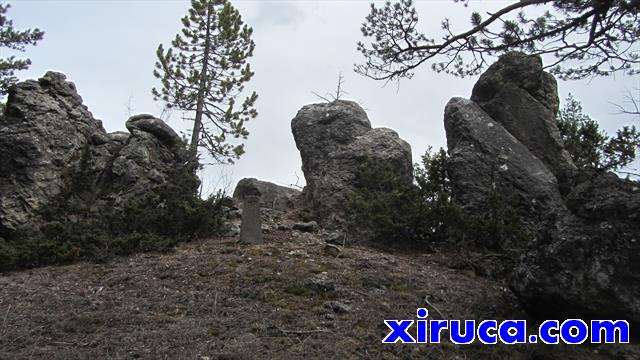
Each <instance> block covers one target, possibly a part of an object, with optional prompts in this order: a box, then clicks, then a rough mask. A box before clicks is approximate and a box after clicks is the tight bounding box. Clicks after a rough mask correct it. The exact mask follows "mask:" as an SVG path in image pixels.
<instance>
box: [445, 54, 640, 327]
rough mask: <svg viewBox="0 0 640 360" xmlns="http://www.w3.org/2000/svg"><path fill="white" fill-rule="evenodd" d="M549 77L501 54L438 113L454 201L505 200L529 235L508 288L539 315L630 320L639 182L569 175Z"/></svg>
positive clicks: (638, 264)
mask: <svg viewBox="0 0 640 360" xmlns="http://www.w3.org/2000/svg"><path fill="white" fill-rule="evenodd" d="M557 108H558V105H557V94H556V84H555V80H554V79H553V77H551V75H549V74H547V73H544V72H543V71H542V63H541V61H540V59H539V58H537V57H530V56H526V55H524V54H519V53H512V54H507V55H505V56H502V57H501V58H500V60H499V61H498V62H497V63H495V64H494V65H492V66H491V67H490V68H489V70H487V72H486V73H485V74H483V75H482V76H481V77H480V80H479V81H478V83H477V84H476V86H475V87H474V90H473V96H472V100H464V99H458V98H456V99H452V100H451V101H450V102H449V104H448V105H447V108H446V110H445V129H446V131H447V145H448V148H449V153H450V161H449V164H448V169H449V175H450V177H451V181H452V186H453V191H454V196H455V199H456V201H457V202H459V203H460V205H462V206H463V207H464V208H465V209H467V210H468V211H470V212H472V213H477V212H478V210H479V209H480V208H481V204H482V201H483V199H484V198H486V195H487V194H488V193H490V192H491V191H494V189H495V190H497V191H499V192H500V193H501V194H503V195H506V196H508V197H510V198H513V199H514V201H513V203H512V205H513V206H514V208H516V209H517V210H518V211H519V213H520V214H521V215H522V217H523V220H525V222H526V225H527V227H528V230H529V231H530V234H531V239H530V242H529V243H528V244H521V246H519V247H520V248H524V250H523V251H522V253H521V254H520V257H519V259H513V260H514V261H515V262H516V264H517V265H516V266H515V269H514V270H513V271H512V279H511V282H512V285H511V286H512V289H513V291H514V293H515V294H516V295H517V296H518V298H519V299H520V301H521V303H522V304H523V305H524V307H525V308H526V309H528V310H529V312H530V313H532V314H534V315H537V316H540V317H542V318H581V319H585V320H586V319H626V320H629V321H630V322H632V323H634V324H640V300H639V299H638V296H637V294H640V239H638V238H639V236H638V234H640V184H639V183H638V182H632V181H627V180H622V179H620V178H618V177H617V176H616V175H615V174H612V173H598V172H595V171H591V170H581V171H577V170H576V169H575V166H574V165H573V163H572V162H571V161H570V160H569V158H568V156H567V154H566V151H565V150H564V148H563V146H562V142H561V141H560V140H559V136H558V130H557V126H556V124H555V114H556V112H557Z"/></svg>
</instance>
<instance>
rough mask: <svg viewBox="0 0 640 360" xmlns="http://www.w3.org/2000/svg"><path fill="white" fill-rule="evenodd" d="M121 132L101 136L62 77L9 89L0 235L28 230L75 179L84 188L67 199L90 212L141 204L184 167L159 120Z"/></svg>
mask: <svg viewBox="0 0 640 360" xmlns="http://www.w3.org/2000/svg"><path fill="white" fill-rule="evenodd" d="M128 127H129V128H130V129H131V130H132V132H133V134H128V133H123V132H116V133H112V134H107V133H106V131H105V130H104V128H103V127H102V122H100V121H99V120H96V119H94V118H93V115H92V114H91V113H90V112H89V110H88V109H87V107H86V106H85V105H84V104H83V103H82V98H81V97H80V96H79V95H78V93H77V92H76V88H75V85H73V83H71V82H68V81H66V77H65V76H64V75H63V74H60V73H54V72H48V73H47V74H45V76H44V77H42V78H41V79H39V80H38V81H34V80H27V81H24V82H21V83H18V84H16V85H15V86H13V87H12V88H11V89H10V90H9V97H8V99H7V105H6V112H5V114H4V115H2V116H0V169H2V171H1V172H0V232H3V231H11V230H15V229H16V228H18V227H20V226H22V225H25V224H27V223H29V224H30V226H36V224H37V220H38V219H37V218H36V217H35V214H36V213H37V210H38V209H40V208H43V207H44V206H46V205H47V204H48V203H49V202H50V201H51V200H52V199H53V198H55V197H56V196H57V195H58V194H60V192H61V191H63V190H65V189H68V188H69V186H70V184H71V182H72V181H73V179H74V178H76V177H77V176H79V174H80V173H81V172H82V174H83V175H82V176H83V177H86V178H85V179H83V181H85V182H86V184H87V186H86V187H87V188H86V189H84V190H83V191H82V193H74V194H73V196H74V197H76V198H77V200H78V201H77V202H78V203H79V204H83V205H84V206H86V207H87V211H89V210H92V211H95V210H97V209H99V208H100V207H101V206H112V205H114V204H116V205H117V204H121V203H124V202H125V201H127V200H129V199H133V198H137V197H140V196H144V195H145V194H146V193H148V192H149V191H151V190H152V189H153V188H154V187H155V186H157V185H158V184H161V183H162V182H163V181H164V180H165V179H166V176H167V175H168V174H169V173H170V172H171V171H172V170H173V169H175V168H176V167H177V166H181V164H182V163H183V162H184V157H183V156H184V154H183V153H182V150H181V149H180V147H179V146H175V145H177V144H178V143H177V141H178V140H179V138H178V136H177V135H176V134H175V132H173V130H171V128H169V127H168V126H167V125H166V124H164V123H163V122H162V121H161V120H159V119H154V118H152V117H150V116H149V115H144V116H138V117H132V118H131V119H130V120H129V121H128ZM83 164H84V165H83ZM82 166H84V167H85V168H84V169H81V167H82Z"/></svg>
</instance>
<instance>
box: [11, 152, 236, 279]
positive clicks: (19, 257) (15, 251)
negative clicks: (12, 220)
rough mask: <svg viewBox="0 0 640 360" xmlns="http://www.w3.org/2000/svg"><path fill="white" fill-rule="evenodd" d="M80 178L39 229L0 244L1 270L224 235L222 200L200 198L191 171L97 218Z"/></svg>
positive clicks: (99, 258)
mask: <svg viewBox="0 0 640 360" xmlns="http://www.w3.org/2000/svg"><path fill="white" fill-rule="evenodd" d="M81 163H82V162H81ZM81 166H82V165H81ZM78 174H80V175H79V176H80V177H81V178H78V177H76V178H74V179H72V181H71V183H70V186H69V188H68V189H67V190H66V191H63V192H62V193H61V194H60V195H58V196H56V198H55V199H54V200H53V201H51V203H50V204H49V206H47V207H45V208H44V209H43V210H42V211H41V212H39V214H38V215H39V216H40V218H41V219H42V220H43V224H42V225H41V226H39V227H38V228H37V229H32V228H24V229H19V230H18V231H16V232H14V233H12V234H10V236H9V238H7V239H4V240H2V239H0V270H10V269H17V268H28V267H37V266H44V265H50V264H66V263H72V262H75V261H78V260H89V261H95V262H103V261H106V260H108V259H109V258H111V257H113V256H115V255H126V254H131V253H134V252H140V251H167V250H170V249H172V248H173V247H174V246H175V245H176V244H177V243H179V242H182V241H188V240H191V239H193V238H197V237H206V236H212V235H216V234H218V233H220V232H221V231H222V230H223V226H224V214H223V206H222V204H223V202H224V197H223V195H222V194H221V193H218V194H216V195H214V196H212V197H210V198H209V199H206V200H203V199H200V198H199V197H198V196H197V195H196V189H197V187H198V179H197V177H195V175H193V174H194V172H193V169H192V168H189V167H184V168H180V169H177V170H175V171H174V172H173V173H172V174H170V176H169V178H168V179H167V181H166V182H165V183H164V184H162V185H161V186H159V187H158V188H156V189H154V190H153V191H150V192H149V193H148V195H146V196H145V197H144V198H142V199H139V200H135V201H129V202H128V203H126V204H124V205H123V206H119V207H111V206H103V207H101V209H103V210H102V211H100V212H98V213H90V212H89V211H88V206H87V204H84V203H83V197H84V195H85V194H86V193H87V192H88V191H87V189H88V187H90V186H91V184H92V182H91V181H90V174H89V173H88V172H86V171H84V170H82V169H81V171H79V172H78Z"/></svg>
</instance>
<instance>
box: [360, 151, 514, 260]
mask: <svg viewBox="0 0 640 360" xmlns="http://www.w3.org/2000/svg"><path fill="white" fill-rule="evenodd" d="M447 160H448V155H447V153H446V151H445V150H443V149H439V150H438V151H437V152H432V151H431V148H429V149H427V151H426V153H425V155H424V156H422V164H415V171H414V173H415V174H414V175H415V176H414V183H412V184H407V183H406V181H405V180H403V179H401V178H399V177H398V175H397V174H396V173H395V172H394V171H393V169H392V168H391V166H390V165H389V164H388V163H385V162H380V161H375V160H373V159H363V161H362V165H361V166H360V168H359V169H358V172H357V182H356V183H357V189H356V191H355V192H354V193H353V194H352V195H351V197H350V198H349V201H348V206H347V209H348V211H347V213H348V227H349V231H350V232H352V233H357V231H358V229H367V230H369V231H371V232H372V233H373V234H374V238H375V239H376V240H379V241H384V242H388V241H391V242H395V241H412V242H424V241H428V242H442V241H446V240H451V241H452V242H455V243H460V242H464V243H465V244H466V245H469V246H473V247H477V248H485V249H495V250H497V249H500V248H501V247H503V246H506V245H513V244H521V243H522V242H523V241H526V239H527V232H526V230H525V227H524V225H523V223H522V221H521V219H520V217H519V215H518V212H517V211H516V209H514V208H513V207H512V206H511V205H510V204H511V203H512V202H510V201H509V198H508V197H507V196H506V195H503V194H501V193H499V192H498V191H496V190H494V191H492V193H491V194H489V195H488V196H487V199H486V201H485V203H484V206H483V208H482V209H479V210H478V211H477V212H476V213H473V214H470V213H467V212H464V211H462V209H461V208H460V207H459V206H458V205H457V204H456V203H455V199H454V198H453V191H452V188H451V181H450V179H449V175H448V173H447Z"/></svg>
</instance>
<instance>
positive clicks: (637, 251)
mask: <svg viewBox="0 0 640 360" xmlns="http://www.w3.org/2000/svg"><path fill="white" fill-rule="evenodd" d="M583 176H584V174H583ZM586 176H587V177H588V179H587V180H585V181H584V182H582V183H580V184H578V185H577V186H576V187H574V188H573V190H572V191H571V193H570V194H569V196H568V197H567V204H568V207H569V208H570V210H571V213H570V214H568V215H567V216H565V217H564V218H563V219H562V221H561V225H560V226H559V227H558V230H557V231H551V232H549V233H548V234H547V236H546V237H543V236H540V240H538V241H537V242H536V243H534V244H532V246H530V247H529V249H528V251H527V252H526V253H525V254H524V256H523V257H522V261H521V262H520V264H519V265H518V266H517V268H516V271H515V273H514V278H513V285H512V286H513V290H514V291H515V293H516V294H517V295H518V297H519V298H520V300H521V301H522V302H523V304H524V305H525V306H526V308H528V309H530V311H531V312H533V313H535V314H538V315H540V316H545V317H549V316H554V315H562V316H563V317H564V318H569V317H575V318H582V319H594V318H598V319H625V320H628V321H630V322H632V323H634V324H635V325H640V300H639V299H638V294H640V187H639V185H640V184H638V183H637V182H632V181H627V180H623V179H619V178H618V177H617V176H616V175H614V174H612V173H605V174H594V173H591V174H588V175H586Z"/></svg>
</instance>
